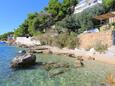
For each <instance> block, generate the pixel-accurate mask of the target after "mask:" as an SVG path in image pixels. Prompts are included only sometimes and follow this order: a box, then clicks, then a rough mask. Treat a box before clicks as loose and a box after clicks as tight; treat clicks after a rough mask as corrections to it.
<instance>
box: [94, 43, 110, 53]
mask: <svg viewBox="0 0 115 86" xmlns="http://www.w3.org/2000/svg"><path fill="white" fill-rule="evenodd" d="M94 49H95V50H96V51H98V52H100V53H102V52H105V51H106V50H107V49H108V45H107V44H102V43H101V42H97V43H96V44H95V46H94Z"/></svg>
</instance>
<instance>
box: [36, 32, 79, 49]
mask: <svg viewBox="0 0 115 86" xmlns="http://www.w3.org/2000/svg"><path fill="white" fill-rule="evenodd" d="M36 38H37V39H38V40H40V41H41V44H42V45H50V46H57V47H59V48H64V47H67V48H71V49H73V48H76V47H79V39H78V38H77V35H76V34H75V33H70V34H69V33H61V34H59V35H58V36H51V34H42V35H39V36H38V37H36Z"/></svg>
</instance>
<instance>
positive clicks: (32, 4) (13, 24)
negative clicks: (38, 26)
mask: <svg viewBox="0 0 115 86" xmlns="http://www.w3.org/2000/svg"><path fill="white" fill-rule="evenodd" d="M48 1H49V0H0V34H3V33H5V32H9V31H14V29H15V28H17V27H18V26H19V25H20V24H21V23H23V21H24V20H25V19H26V18H27V15H28V14H29V13H32V12H39V11H41V10H43V8H44V7H46V6H47V5H48Z"/></svg>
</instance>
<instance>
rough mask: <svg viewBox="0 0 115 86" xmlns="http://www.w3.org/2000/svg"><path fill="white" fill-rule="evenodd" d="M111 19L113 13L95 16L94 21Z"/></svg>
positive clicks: (114, 15) (114, 14)
mask: <svg viewBox="0 0 115 86" xmlns="http://www.w3.org/2000/svg"><path fill="white" fill-rule="evenodd" d="M111 17H115V12H110V13H106V14H103V15H99V16H96V17H95V19H97V20H106V19H109V18H111Z"/></svg>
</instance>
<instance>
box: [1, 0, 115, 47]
mask: <svg viewBox="0 0 115 86" xmlns="http://www.w3.org/2000/svg"><path fill="white" fill-rule="evenodd" d="M78 2H79V0H49V4H48V6H47V7H45V8H44V10H43V11H41V12H39V13H38V12H35V13H30V14H28V16H27V19H25V20H24V22H23V23H22V24H21V25H19V27H18V28H16V29H15V31H14V34H15V36H16V37H17V36H28V35H29V36H36V35H39V37H41V34H43V33H46V32H47V31H50V30H51V29H54V28H55V30H56V32H57V33H58V36H57V37H56V39H57V40H58V41H55V42H56V43H55V44H59V46H61V47H68V46H71V45H69V44H72V43H74V42H73V41H75V40H76V35H77V34H80V33H82V32H84V31H85V30H88V29H91V28H95V27H98V25H99V21H97V20H96V19H95V18H94V17H95V16H97V15H100V14H103V13H107V12H109V11H111V10H115V0H103V4H102V5H96V6H93V7H90V8H88V9H86V10H84V11H83V12H81V13H78V14H73V12H74V8H75V6H76V5H77V4H78ZM113 25H114V23H113ZM52 26H55V27H54V28H52ZM65 33H67V34H68V35H67V34H66V35H65ZM71 33H74V34H76V35H71ZM47 37H48V38H46V39H45V38H44V39H42V37H41V39H42V40H45V42H46V41H47V42H48V41H49V39H50V40H51V39H52V38H50V36H47ZM66 37H68V39H66ZM3 38H6V36H3V35H1V36H0V39H3ZM53 40H54V39H53ZM60 40H61V41H60ZM67 43H68V44H67ZM45 44H47V43H45ZM53 45H54V44H53ZM72 45H73V44H72ZM75 46H76V45H75ZM72 48H73V46H72Z"/></svg>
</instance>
